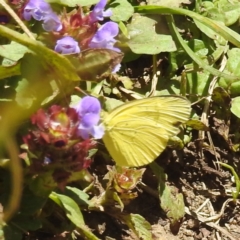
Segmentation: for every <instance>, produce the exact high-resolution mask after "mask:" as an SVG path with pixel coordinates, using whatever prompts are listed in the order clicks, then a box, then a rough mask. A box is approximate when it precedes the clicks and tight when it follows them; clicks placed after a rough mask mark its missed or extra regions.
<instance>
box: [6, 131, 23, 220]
mask: <svg viewBox="0 0 240 240" xmlns="http://www.w3.org/2000/svg"><path fill="white" fill-rule="evenodd" d="M2 140H3V139H2ZM4 141H5V142H6V147H7V150H8V153H9V155H10V158H11V161H10V171H11V177H12V193H11V195H10V200H9V204H8V206H7V208H6V210H5V211H4V215H3V221H4V222H7V221H9V220H10V218H11V217H12V216H13V214H14V213H15V212H16V210H17V209H18V206H19V204H20V201H21V195H22V180H23V177H22V166H21V161H20V159H19V157H18V155H19V152H18V148H17V145H16V142H15V141H14V140H13V138H11V137H9V136H8V137H7V139H4Z"/></svg>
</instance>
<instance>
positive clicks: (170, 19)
mask: <svg viewBox="0 0 240 240" xmlns="http://www.w3.org/2000/svg"><path fill="white" fill-rule="evenodd" d="M166 19H167V23H168V26H169V28H170V31H171V32H172V35H173V36H174V37H175V39H176V40H177V41H178V42H179V44H180V45H181V47H182V48H183V49H184V50H185V52H186V53H187V54H188V55H189V56H190V57H191V58H192V60H193V61H194V62H196V63H197V64H198V65H199V66H200V67H201V68H203V69H204V70H206V71H208V72H210V73H211V74H212V75H214V76H218V77H222V78H225V79H228V80H231V81H236V80H240V77H237V76H232V75H229V74H226V73H223V72H220V71H218V70H217V69H215V68H213V67H211V66H209V65H208V64H207V63H205V62H204V61H203V60H202V59H200V58H199V57H198V56H197V55H196V54H195V53H194V52H193V51H192V49H191V48H190V47H189V46H188V45H187V44H186V43H185V41H184V40H183V38H182V37H181V35H180V34H179V32H178V30H177V28H176V26H175V24H174V20H173V17H172V15H167V16H166Z"/></svg>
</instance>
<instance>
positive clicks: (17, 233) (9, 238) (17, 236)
mask: <svg viewBox="0 0 240 240" xmlns="http://www.w3.org/2000/svg"><path fill="white" fill-rule="evenodd" d="M3 231H4V237H5V238H4V240H13V239H14V240H22V238H23V232H22V231H21V230H20V229H18V228H16V227H14V226H11V225H5V226H4V227H3Z"/></svg>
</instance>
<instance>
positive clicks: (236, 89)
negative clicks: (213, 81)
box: [219, 48, 240, 96]
mask: <svg viewBox="0 0 240 240" xmlns="http://www.w3.org/2000/svg"><path fill="white" fill-rule="evenodd" d="M239 54H240V49H239V48H232V49H231V50H229V51H228V53H227V55H228V60H227V64H226V67H225V69H224V73H227V74H229V75H230V74H231V75H235V76H239V77H240V59H239ZM219 86H221V87H223V88H224V89H226V90H228V91H230V93H231V95H234V96H236V95H239V94H240V81H233V80H231V79H226V78H224V77H222V78H220V79H219Z"/></svg>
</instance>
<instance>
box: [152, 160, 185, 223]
mask: <svg viewBox="0 0 240 240" xmlns="http://www.w3.org/2000/svg"><path fill="white" fill-rule="evenodd" d="M150 167H151V169H152V171H153V173H154V174H155V175H156V177H157V178H158V192H159V198H160V205H161V208H162V209H163V210H164V211H165V212H166V214H167V217H168V218H169V220H170V222H171V225H172V226H174V225H178V223H179V221H180V220H181V219H182V218H183V217H184V215H185V210H184V207H185V205H184V200H183V195H182V194H181V193H178V192H177V189H176V188H175V187H171V186H168V185H167V183H166V176H165V173H164V171H163V169H162V168H161V167H160V166H159V165H158V164H157V163H155V162H153V163H151V164H150Z"/></svg>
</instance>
